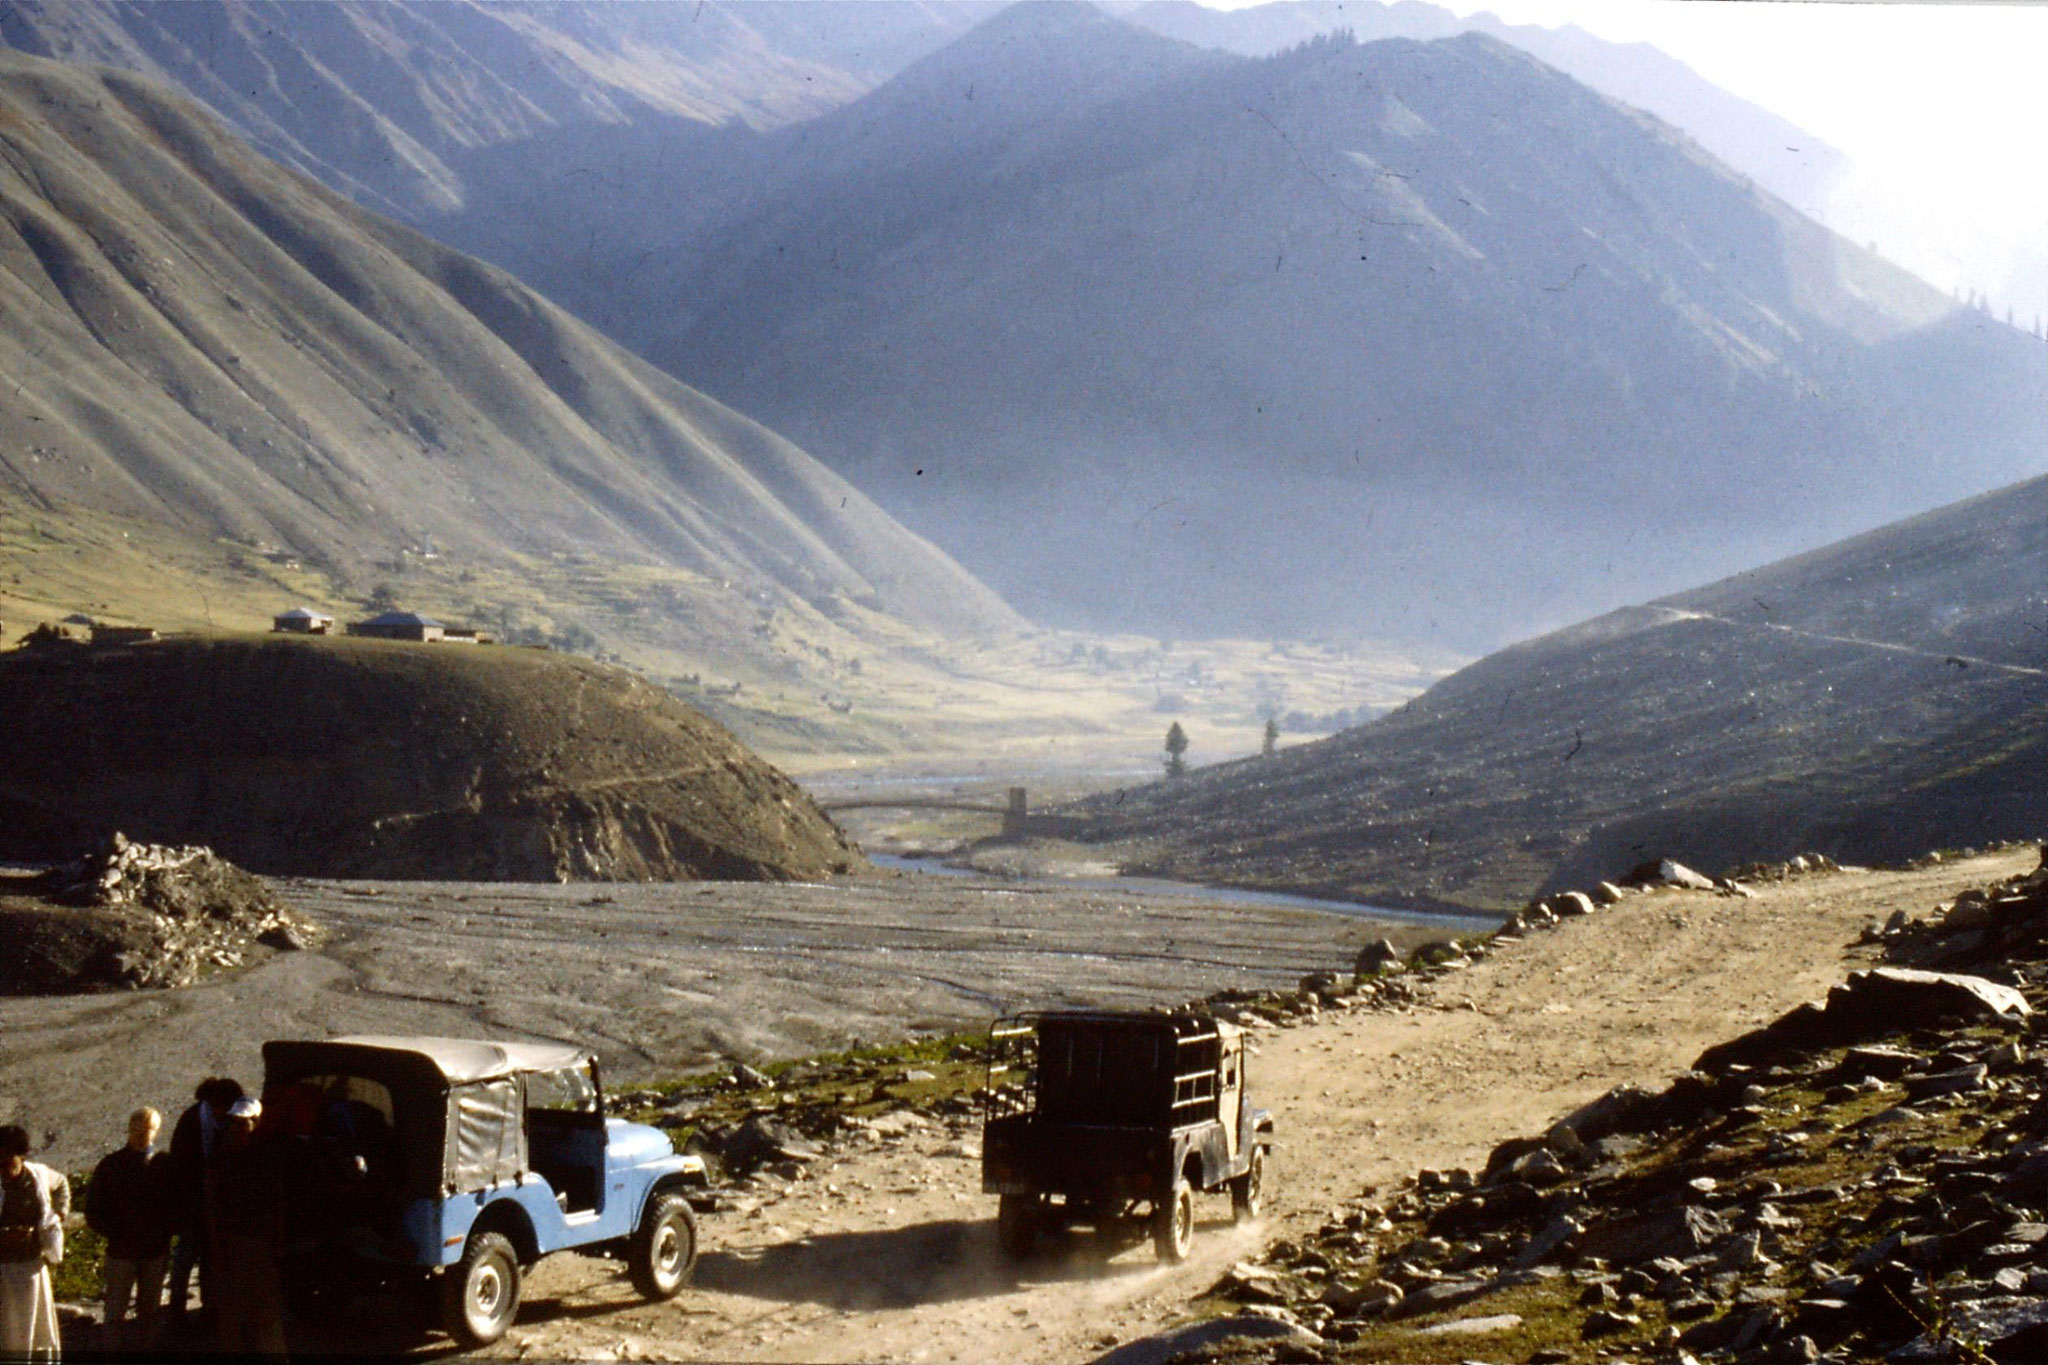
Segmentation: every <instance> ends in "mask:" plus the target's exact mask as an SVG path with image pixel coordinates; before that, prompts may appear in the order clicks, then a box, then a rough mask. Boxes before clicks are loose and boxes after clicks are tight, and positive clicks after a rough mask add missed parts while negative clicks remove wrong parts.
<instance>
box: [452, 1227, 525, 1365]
mask: <svg viewBox="0 0 2048 1365" xmlns="http://www.w3.org/2000/svg"><path fill="white" fill-rule="evenodd" d="M518 1313H519V1258H518V1256H516V1255H515V1254H513V1251H512V1243H511V1242H509V1241H507V1240H506V1238H505V1236H504V1234H502V1233H497V1232H479V1233H476V1234H474V1235H472V1236H471V1237H470V1239H469V1243H468V1245H466V1246H464V1247H463V1248H462V1259H461V1260H459V1261H457V1262H456V1263H455V1264H454V1265H452V1266H449V1267H448V1269H447V1271H446V1273H445V1274H444V1275H443V1277H442V1280H441V1325H442V1326H443V1327H445V1328H446V1329H447V1330H448V1335H450V1336H452V1337H454V1338H455V1339H456V1340H457V1341H459V1342H461V1343H462V1344H463V1345H465V1346H488V1345H490V1344H491V1343H492V1342H494V1341H496V1340H497V1339H498V1338H499V1337H502V1336H504V1335H505V1333H506V1332H507V1331H509V1330H511V1327H512V1319H513V1318H514V1317H516V1316H518Z"/></svg>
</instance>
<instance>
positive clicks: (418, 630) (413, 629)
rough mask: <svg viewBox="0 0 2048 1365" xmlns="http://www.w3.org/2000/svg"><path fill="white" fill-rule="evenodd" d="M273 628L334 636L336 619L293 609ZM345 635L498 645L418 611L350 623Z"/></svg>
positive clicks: (288, 632) (488, 635)
mask: <svg viewBox="0 0 2048 1365" xmlns="http://www.w3.org/2000/svg"><path fill="white" fill-rule="evenodd" d="M270 628H271V630H272V631H274V632H276V633H278V634H281V635H332V634H333V633H334V618H333V617H332V616H329V615H327V614H326V613H325V612H318V611H314V610H313V609H312V608H311V607H293V608H292V609H291V610H290V611H287V612H283V613H281V614H279V615H277V616H273V617H271V618H270ZM343 631H344V632H345V633H346V634H349V635H363V636H368V637H370V638H371V639H376V640H414V641H418V642H419V643H422V644H436V643H439V644H451V645H488V644H495V643H496V642H497V641H496V637H495V636H493V635H492V634H491V633H490V632H489V631H483V630H475V629H471V628H469V627H467V626H447V625H443V624H441V623H440V622H439V621H434V620H429V619H428V618H427V617H424V616H422V615H420V614H419V613H418V612H416V611H387V612H385V613H383V614H382V615H379V616H372V617H371V618H370V619H369V620H367V621H350V622H349V623H348V624H347V625H346V626H344V627H343Z"/></svg>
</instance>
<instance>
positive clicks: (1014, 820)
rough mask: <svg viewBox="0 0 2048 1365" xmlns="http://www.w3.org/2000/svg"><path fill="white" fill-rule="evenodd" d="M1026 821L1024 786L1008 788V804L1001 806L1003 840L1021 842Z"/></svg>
mask: <svg viewBox="0 0 2048 1365" xmlns="http://www.w3.org/2000/svg"><path fill="white" fill-rule="evenodd" d="M1026 823H1027V810H1026V807H1025V803H1024V788H1022V787H1012V788H1010V804H1009V805H1007V806H1005V807H1004V808H1003V842H1005V843H1012V844H1015V843H1022V842H1023V841H1024V828H1025V825H1026Z"/></svg>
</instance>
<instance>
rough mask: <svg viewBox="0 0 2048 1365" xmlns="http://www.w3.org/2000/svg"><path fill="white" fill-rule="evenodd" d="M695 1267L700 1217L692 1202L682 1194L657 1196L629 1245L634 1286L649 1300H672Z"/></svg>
mask: <svg viewBox="0 0 2048 1365" xmlns="http://www.w3.org/2000/svg"><path fill="white" fill-rule="evenodd" d="M696 1268H697V1219H696V1215H694V1214H692V1213H691V1212H690V1204H689V1201H688V1200H686V1199H684V1198H683V1197H682V1196H681V1195H679V1194H657V1195H655V1196H654V1198H652V1199H650V1200H648V1201H647V1212H646V1213H645V1214H644V1215H642V1216H641V1219H640V1226H639V1227H637V1228H635V1229H633V1238H632V1241H631V1242H630V1243H629V1244H628V1245H627V1247H626V1271H627V1273H628V1274H630V1275H631V1276H632V1277H633V1287H634V1288H635V1289H637V1290H639V1291H640V1292H641V1294H642V1295H644V1296H645V1297H647V1298H650V1299H672V1298H674V1297H675V1296H676V1294H677V1293H678V1292H679V1291H680V1290H681V1289H682V1287H683V1286H684V1285H685V1284H688V1283H689V1280H690V1272H691V1271H693V1270H695V1269H696Z"/></svg>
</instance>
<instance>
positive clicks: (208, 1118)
mask: <svg viewBox="0 0 2048 1365" xmlns="http://www.w3.org/2000/svg"><path fill="white" fill-rule="evenodd" d="M241 1098H242V1087H241V1085H240V1084H239V1083H238V1082H235V1081H232V1080H229V1079H228V1078H227V1077H225V1076H208V1077H207V1078H206V1079H205V1080H203V1081H201V1082H200V1083H199V1088H198V1089H197V1090H195V1091H193V1092H192V1105H191V1107H190V1108H188V1109H186V1110H185V1112H184V1113H183V1114H181V1115H179V1116H178V1123H177V1126H176V1127H175V1128H173V1129H171V1150H170V1151H169V1153H168V1154H167V1157H168V1160H167V1162H166V1167H165V1172H164V1174H165V1177H166V1186H167V1189H166V1191H165V1198H166V1199H167V1200H168V1202H169V1206H170V1216H171V1225H172V1227H173V1229H174V1230H175V1231H176V1232H177V1234H178V1246H177V1250H176V1251H174V1252H173V1253H172V1254H171V1307H170V1311H171V1317H172V1319H173V1320H174V1321H175V1322H183V1321H184V1319H185V1306H186V1303H187V1301H188V1299H189V1297H190V1295H191V1292H192V1272H193V1271H194V1270H195V1269H196V1270H198V1271H199V1295H200V1299H201V1301H202V1302H205V1300H206V1295H207V1292H208V1291H209V1290H210V1289H212V1288H213V1286H212V1285H210V1284H209V1283H208V1282H207V1278H206V1276H207V1260H208V1257H207V1254H206V1207H205V1196H206V1166H207V1163H208V1161H210V1160H211V1159H212V1157H213V1155H214V1153H215V1152H216V1151H217V1150H219V1147H220V1135H221V1132H222V1131H223V1130H224V1129H225V1128H226V1126H227V1113H228V1108H229V1106H231V1105H233V1104H234V1102H235V1101H236V1100H239V1099H241ZM206 1308H207V1313H208V1315H209V1316H211V1315H212V1311H213V1305H212V1304H211V1303H207V1305H206Z"/></svg>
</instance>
